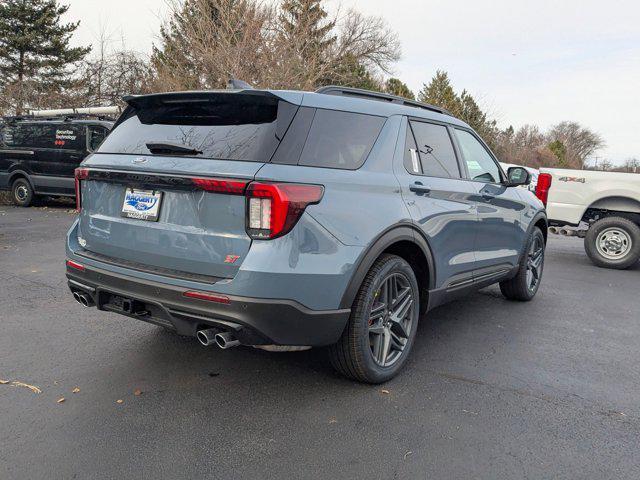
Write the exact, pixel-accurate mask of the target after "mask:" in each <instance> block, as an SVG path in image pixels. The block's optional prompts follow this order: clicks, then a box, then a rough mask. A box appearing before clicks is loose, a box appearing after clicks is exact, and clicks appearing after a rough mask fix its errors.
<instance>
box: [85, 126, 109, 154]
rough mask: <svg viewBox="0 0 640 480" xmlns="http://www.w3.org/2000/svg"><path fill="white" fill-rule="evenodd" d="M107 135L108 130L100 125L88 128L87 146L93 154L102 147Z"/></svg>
mask: <svg viewBox="0 0 640 480" xmlns="http://www.w3.org/2000/svg"><path fill="white" fill-rule="evenodd" d="M107 133H108V132H107V129H106V128H105V127H102V126H100V125H89V126H88V127H87V135H88V140H87V145H88V146H89V151H90V152H93V151H94V150H96V149H97V148H98V147H99V146H100V144H101V143H102V142H103V141H104V139H105V137H106V136H107Z"/></svg>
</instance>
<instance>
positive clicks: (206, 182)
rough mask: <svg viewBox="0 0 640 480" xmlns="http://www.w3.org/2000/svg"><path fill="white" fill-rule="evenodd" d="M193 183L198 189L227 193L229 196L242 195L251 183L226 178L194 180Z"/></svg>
mask: <svg viewBox="0 0 640 480" xmlns="http://www.w3.org/2000/svg"><path fill="white" fill-rule="evenodd" d="M191 181H192V182H193V184H194V185H195V186H197V187H198V188H200V189H202V190H204V191H206V192H215V193H226V194H228V195H242V194H244V190H245V188H246V187H247V184H248V183H249V182H248V181H247V180H235V179H226V178H192V179H191Z"/></svg>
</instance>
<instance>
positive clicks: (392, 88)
mask: <svg viewBox="0 0 640 480" xmlns="http://www.w3.org/2000/svg"><path fill="white" fill-rule="evenodd" d="M384 89H385V91H386V92H387V93H390V94H391V95H396V96H398V97H402V98H408V99H409V100H415V99H416V96H415V95H414V94H413V92H412V91H411V89H410V88H409V87H408V86H407V84H406V83H404V82H402V81H401V80H400V79H399V78H390V79H389V80H387V82H386V83H385V86H384Z"/></svg>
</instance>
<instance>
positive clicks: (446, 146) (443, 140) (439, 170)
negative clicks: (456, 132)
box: [409, 122, 460, 178]
mask: <svg viewBox="0 0 640 480" xmlns="http://www.w3.org/2000/svg"><path fill="white" fill-rule="evenodd" d="M410 125H411V130H413V134H414V135H415V141H416V144H417V150H418V156H419V157H420V163H421V165H422V173H423V174H424V175H427V176H430V177H444V178H460V167H459V166H458V160H457V158H456V153H455V150H454V149H453V143H452V142H451V137H450V136H449V131H448V130H447V127H445V126H443V125H436V124H433V123H426V122H410ZM409 154H410V155H412V152H409ZM409 171H412V170H411V169H409Z"/></svg>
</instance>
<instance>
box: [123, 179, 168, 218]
mask: <svg viewBox="0 0 640 480" xmlns="http://www.w3.org/2000/svg"><path fill="white" fill-rule="evenodd" d="M162 194H163V192H161V191H159V190H144V189H141V188H135V187H127V188H125V190H124V199H123V200H122V209H121V210H120V215H121V216H122V217H125V218H132V219H135V220H144V221H147V222H157V221H158V219H159V218H160V206H161V204H162Z"/></svg>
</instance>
